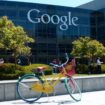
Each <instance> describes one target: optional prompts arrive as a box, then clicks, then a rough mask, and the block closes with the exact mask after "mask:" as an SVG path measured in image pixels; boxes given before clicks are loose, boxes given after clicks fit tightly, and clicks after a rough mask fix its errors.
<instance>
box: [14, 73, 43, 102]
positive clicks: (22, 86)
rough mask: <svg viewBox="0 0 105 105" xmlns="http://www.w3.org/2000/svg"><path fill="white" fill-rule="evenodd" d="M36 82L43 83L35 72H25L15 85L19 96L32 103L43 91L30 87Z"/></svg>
mask: <svg viewBox="0 0 105 105" xmlns="http://www.w3.org/2000/svg"><path fill="white" fill-rule="evenodd" d="M36 82H37V83H40V84H43V81H42V80H41V78H39V77H38V76H36V75H35V74H27V75H24V76H23V77H21V78H20V79H19V80H18V82H17V85H16V86H17V93H18V95H19V97H20V98H21V99H23V100H24V101H26V102H28V103H33V102H34V101H37V100H38V99H39V98H40V97H41V96H42V94H43V93H42V92H38V91H35V90H33V89H32V86H33V85H34V84H35V83H36Z"/></svg>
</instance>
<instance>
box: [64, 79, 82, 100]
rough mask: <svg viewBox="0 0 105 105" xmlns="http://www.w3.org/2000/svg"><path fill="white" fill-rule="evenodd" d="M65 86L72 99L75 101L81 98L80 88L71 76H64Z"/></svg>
mask: <svg viewBox="0 0 105 105" xmlns="http://www.w3.org/2000/svg"><path fill="white" fill-rule="evenodd" d="M65 87H66V89H67V91H68V93H69V95H70V96H71V97H72V99H73V100H75V101H80V100H81V97H82V93H81V90H80V88H79V86H78V84H77V83H76V81H75V80H74V79H73V78H72V77H66V78H65Z"/></svg>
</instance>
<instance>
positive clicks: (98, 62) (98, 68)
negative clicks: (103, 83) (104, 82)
mask: <svg viewBox="0 0 105 105" xmlns="http://www.w3.org/2000/svg"><path fill="white" fill-rule="evenodd" d="M96 63H97V73H98V74H100V73H101V72H102V71H101V64H102V63H103V62H101V60H100V57H98V58H97V62H96Z"/></svg>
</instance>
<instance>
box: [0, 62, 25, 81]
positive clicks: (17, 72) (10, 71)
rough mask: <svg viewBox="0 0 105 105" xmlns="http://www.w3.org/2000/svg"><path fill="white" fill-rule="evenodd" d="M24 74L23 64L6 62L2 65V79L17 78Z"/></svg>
mask: <svg viewBox="0 0 105 105" xmlns="http://www.w3.org/2000/svg"><path fill="white" fill-rule="evenodd" d="M24 74H25V70H24V68H23V67H22V66H19V65H15V64H12V63H4V64H1V65H0V80H7V79H17V78H18V77H19V76H21V75H24Z"/></svg>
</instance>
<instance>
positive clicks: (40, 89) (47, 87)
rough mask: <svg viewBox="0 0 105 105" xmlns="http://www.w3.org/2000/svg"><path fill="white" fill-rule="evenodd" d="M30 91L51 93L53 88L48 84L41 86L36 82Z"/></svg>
mask: <svg viewBox="0 0 105 105" xmlns="http://www.w3.org/2000/svg"><path fill="white" fill-rule="evenodd" d="M31 89H32V90H34V91H37V92H43V93H51V92H52V91H53V87H52V86H51V85H49V84H48V83H44V84H41V83H39V82H36V83H35V84H33V85H32V87H31Z"/></svg>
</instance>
